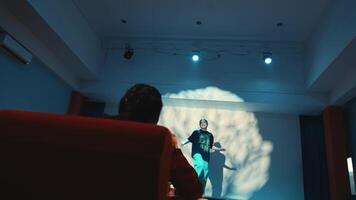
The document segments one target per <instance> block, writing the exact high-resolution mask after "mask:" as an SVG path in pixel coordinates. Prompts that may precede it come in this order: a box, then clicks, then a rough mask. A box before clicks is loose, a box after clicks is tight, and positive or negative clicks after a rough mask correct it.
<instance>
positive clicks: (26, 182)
mask: <svg viewBox="0 0 356 200" xmlns="http://www.w3.org/2000/svg"><path fill="white" fill-rule="evenodd" d="M171 152H172V145H171V137H170V133H169V131H168V130H167V129H166V128H164V127H160V126H156V125H150V124H142V123H134V122H127V121H118V120H108V119H94V118H86V117H77V116H66V115H57V114H47V113H35V112H24V111H0V199H36V200H39V199H46V200H52V199H155V200H156V199H157V200H162V199H165V198H166V193H167V188H168V185H167V183H168V179H169V167H170V160H171Z"/></svg>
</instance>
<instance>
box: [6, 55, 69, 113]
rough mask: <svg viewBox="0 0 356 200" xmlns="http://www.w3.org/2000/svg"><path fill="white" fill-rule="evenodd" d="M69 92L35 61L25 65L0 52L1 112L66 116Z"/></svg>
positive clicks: (58, 80)
mask: <svg viewBox="0 0 356 200" xmlns="http://www.w3.org/2000/svg"><path fill="white" fill-rule="evenodd" d="M71 92H72V88H71V87H70V86H69V85H68V84H67V83H65V82H64V81H63V80H61V79H60V78H59V77H58V75H56V74H54V73H53V72H52V71H50V69H48V68H47V67H46V66H45V65H44V64H43V63H41V62H40V61H39V60H38V59H37V58H34V59H33V60H32V62H31V63H30V64H29V65H25V64H22V63H21V62H19V61H18V60H17V59H16V58H14V57H13V56H12V55H9V54H8V53H6V52H5V51H4V50H3V49H1V48H0V109H16V110H29V111H38V112H51V113H62V114H65V113H67V111H68V104H69V101H70V95H71Z"/></svg>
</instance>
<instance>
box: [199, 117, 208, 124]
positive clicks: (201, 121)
mask: <svg viewBox="0 0 356 200" xmlns="http://www.w3.org/2000/svg"><path fill="white" fill-rule="evenodd" d="M203 121H204V122H205V123H206V125H209V124H208V120H206V119H204V118H203V119H201V120H199V125H201V123H203Z"/></svg>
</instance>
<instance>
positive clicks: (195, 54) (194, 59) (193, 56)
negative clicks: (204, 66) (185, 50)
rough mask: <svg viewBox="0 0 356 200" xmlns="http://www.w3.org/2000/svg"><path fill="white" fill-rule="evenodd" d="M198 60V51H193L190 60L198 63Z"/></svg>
mask: <svg viewBox="0 0 356 200" xmlns="http://www.w3.org/2000/svg"><path fill="white" fill-rule="evenodd" d="M199 59H200V57H199V51H193V55H192V60H193V61H194V62H198V61H199Z"/></svg>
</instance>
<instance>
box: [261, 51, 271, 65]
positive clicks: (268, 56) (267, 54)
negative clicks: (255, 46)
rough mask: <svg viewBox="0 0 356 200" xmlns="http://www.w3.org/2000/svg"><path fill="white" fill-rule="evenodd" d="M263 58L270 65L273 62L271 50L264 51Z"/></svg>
mask: <svg viewBox="0 0 356 200" xmlns="http://www.w3.org/2000/svg"><path fill="white" fill-rule="evenodd" d="M263 60H264V62H265V63H266V64H267V65H269V64H271V63H272V53H271V52H263Z"/></svg>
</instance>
